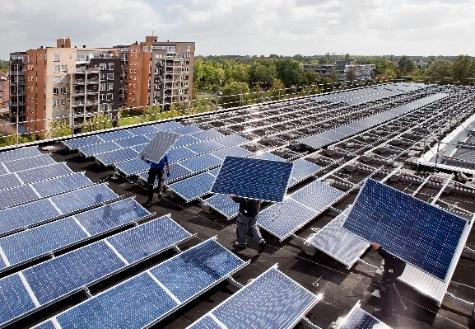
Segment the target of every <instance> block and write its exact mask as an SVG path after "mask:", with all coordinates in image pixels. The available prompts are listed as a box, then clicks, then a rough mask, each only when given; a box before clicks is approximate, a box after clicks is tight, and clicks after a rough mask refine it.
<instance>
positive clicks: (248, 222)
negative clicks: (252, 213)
mask: <svg viewBox="0 0 475 329" xmlns="http://www.w3.org/2000/svg"><path fill="white" fill-rule="evenodd" d="M247 234H249V235H250V236H251V238H252V239H253V240H255V241H256V242H258V243H261V242H265V241H264V239H263V238H262V235H261V232H260V231H259V227H257V217H249V216H244V215H243V214H241V213H239V215H238V217H237V219H236V235H237V239H238V243H239V244H240V245H241V246H246V245H247Z"/></svg>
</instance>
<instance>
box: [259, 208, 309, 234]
mask: <svg viewBox="0 0 475 329" xmlns="http://www.w3.org/2000/svg"><path fill="white" fill-rule="evenodd" d="M316 215H317V212H316V211H314V210H312V209H309V208H308V207H305V206H304V205H302V204H300V203H298V202H296V201H294V200H292V199H286V200H284V202H283V203H281V204H279V203H278V204H274V205H272V206H270V207H268V208H266V209H264V210H263V211H261V212H260V213H259V215H258V216H257V224H258V225H259V226H260V227H262V228H263V229H265V230H266V231H267V232H269V233H271V234H272V235H274V236H276V237H278V238H279V240H280V241H283V240H285V239H286V238H288V237H289V236H291V235H292V234H293V233H295V232H296V231H297V230H298V229H300V228H302V227H303V226H304V225H305V224H307V223H308V222H309V221H311V220H312V219H313V218H315V216H316Z"/></svg>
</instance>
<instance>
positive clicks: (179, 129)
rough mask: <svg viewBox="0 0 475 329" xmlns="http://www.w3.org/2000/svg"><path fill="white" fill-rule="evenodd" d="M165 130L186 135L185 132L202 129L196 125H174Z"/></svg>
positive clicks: (195, 131)
mask: <svg viewBox="0 0 475 329" xmlns="http://www.w3.org/2000/svg"><path fill="white" fill-rule="evenodd" d="M166 130H167V131H171V132H174V133H176V134H180V135H186V134H193V133H197V132H200V131H202V129H201V128H199V127H196V126H192V125H190V126H176V127H170V128H167V129H166Z"/></svg>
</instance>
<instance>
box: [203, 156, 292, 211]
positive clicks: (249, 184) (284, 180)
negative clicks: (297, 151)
mask: <svg viewBox="0 0 475 329" xmlns="http://www.w3.org/2000/svg"><path fill="white" fill-rule="evenodd" d="M292 167H293V163H291V162H284V161H270V160H261V159H254V158H240V157H226V159H225V160H224V163H223V165H222V166H221V170H220V171H219V174H218V176H217V177H216V181H215V183H214V185H213V188H212V189H211V191H212V192H214V193H220V194H228V195H229V194H234V195H237V196H240V197H243V198H248V199H256V200H261V201H269V202H282V200H283V198H284V194H285V192H286V191H287V188H288V186H289V181H290V173H291V171H292ZM264 168H265V169H266V170H267V172H264V171H263V169H264ZM244 173H245V175H246V177H244V175H243V174H244ZM256 177H258V180H257V182H258V183H259V185H256ZM277 179H279V180H278V181H277ZM240 186H241V187H240ZM262 186H265V187H266V188H267V189H268V188H270V186H272V190H273V192H269V191H268V190H267V191H264V190H263V189H262ZM243 188H244V189H243Z"/></svg>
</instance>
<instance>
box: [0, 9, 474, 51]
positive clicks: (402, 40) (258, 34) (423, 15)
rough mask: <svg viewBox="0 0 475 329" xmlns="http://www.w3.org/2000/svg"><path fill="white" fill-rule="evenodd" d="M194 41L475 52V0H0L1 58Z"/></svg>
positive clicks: (223, 45) (199, 45) (213, 47)
mask: <svg viewBox="0 0 475 329" xmlns="http://www.w3.org/2000/svg"><path fill="white" fill-rule="evenodd" d="M152 31H153V32H154V33H155V35H158V38H159V40H163V41H164V40H171V41H195V42H196V54H197V55H269V54H278V55H295V54H302V55H315V54H325V53H336V54H346V53H349V54H352V55H384V54H394V55H424V56H426V55H459V54H468V55H472V56H475V0H79V1H77V0H74V1H70V0H0V45H1V46H0V58H3V59H7V58H8V54H9V53H10V52H13V51H19V50H26V49H31V48H38V47H39V46H41V45H43V46H54V45H55V40H56V39H57V38H58V37H66V36H69V37H71V39H72V41H73V44H75V45H78V46H82V45H83V44H85V45H87V46H88V47H106V46H107V47H109V46H112V45H116V44H130V43H133V42H135V41H142V40H144V36H145V35H150V34H151V33H152Z"/></svg>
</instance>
